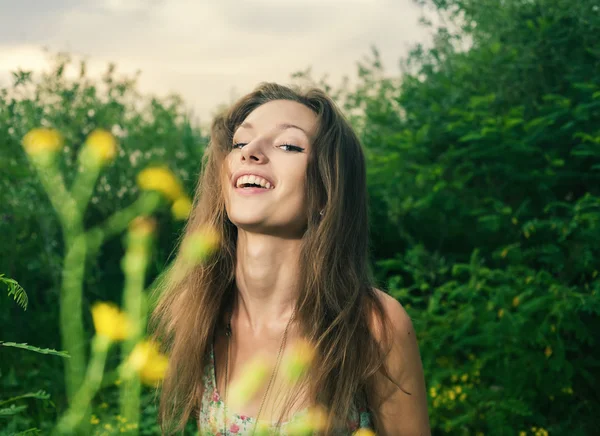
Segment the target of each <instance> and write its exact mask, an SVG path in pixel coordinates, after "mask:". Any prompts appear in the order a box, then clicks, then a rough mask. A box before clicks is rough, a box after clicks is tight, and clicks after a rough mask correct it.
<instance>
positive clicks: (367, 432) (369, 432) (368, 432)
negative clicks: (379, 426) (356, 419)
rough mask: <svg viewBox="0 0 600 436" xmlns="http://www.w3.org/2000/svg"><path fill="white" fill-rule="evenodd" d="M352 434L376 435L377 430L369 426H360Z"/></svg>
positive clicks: (361, 435) (359, 435)
mask: <svg viewBox="0 0 600 436" xmlns="http://www.w3.org/2000/svg"><path fill="white" fill-rule="evenodd" d="M352 436H375V432H374V431H373V430H371V429H368V428H359V429H358V430H356V431H355V432H354V433H352Z"/></svg>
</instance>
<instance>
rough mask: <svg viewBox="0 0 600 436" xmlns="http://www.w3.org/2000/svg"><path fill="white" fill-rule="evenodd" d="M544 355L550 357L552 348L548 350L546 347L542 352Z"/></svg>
mask: <svg viewBox="0 0 600 436" xmlns="http://www.w3.org/2000/svg"><path fill="white" fill-rule="evenodd" d="M544 354H545V355H546V357H550V356H552V348H550V347H549V346H548V347H546V349H545V350H544Z"/></svg>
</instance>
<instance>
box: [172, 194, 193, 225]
mask: <svg viewBox="0 0 600 436" xmlns="http://www.w3.org/2000/svg"><path fill="white" fill-rule="evenodd" d="M191 211H192V201H191V200H190V199H189V198H188V197H186V196H182V197H179V198H178V199H177V200H175V202H174V203H173V206H171V213H172V214H173V217H175V219H176V220H179V221H184V220H186V219H187V218H188V216H190V212H191Z"/></svg>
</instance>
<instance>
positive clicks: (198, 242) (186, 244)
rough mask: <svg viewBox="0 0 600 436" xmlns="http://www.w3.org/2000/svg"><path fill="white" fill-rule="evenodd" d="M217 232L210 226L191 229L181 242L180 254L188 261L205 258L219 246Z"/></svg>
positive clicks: (199, 260) (192, 261)
mask: <svg viewBox="0 0 600 436" xmlns="http://www.w3.org/2000/svg"><path fill="white" fill-rule="evenodd" d="M219 241H220V237H219V233H218V232H217V231H216V229H215V228H214V227H212V226H205V227H202V228H200V229H198V230H195V231H193V232H192V233H191V234H190V235H189V236H188V237H187V238H186V239H185V241H183V244H182V248H181V251H182V255H183V257H184V259H185V260H187V261H188V262H190V263H193V264H195V263H199V262H202V261H204V260H206V259H207V258H208V257H209V256H210V255H211V254H213V253H214V252H215V251H216V249H217V248H218V246H219Z"/></svg>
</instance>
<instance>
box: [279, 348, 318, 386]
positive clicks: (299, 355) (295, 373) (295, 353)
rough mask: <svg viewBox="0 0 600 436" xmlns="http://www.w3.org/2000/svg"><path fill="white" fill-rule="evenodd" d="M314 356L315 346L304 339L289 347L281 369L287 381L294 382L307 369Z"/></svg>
mask: <svg viewBox="0 0 600 436" xmlns="http://www.w3.org/2000/svg"><path fill="white" fill-rule="evenodd" d="M314 357H315V348H314V347H313V346H312V344H311V343H310V342H308V341H307V340H305V339H300V340H298V341H297V342H296V343H294V344H293V345H292V346H291V347H290V351H289V352H288V354H286V355H285V357H284V358H283V362H282V371H283V375H284V377H285V378H287V380H288V382H290V383H296V382H297V381H298V380H300V378H301V377H302V376H303V375H304V374H305V373H306V372H307V371H308V369H309V367H310V364H311V363H312V361H313V359H314Z"/></svg>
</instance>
